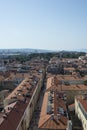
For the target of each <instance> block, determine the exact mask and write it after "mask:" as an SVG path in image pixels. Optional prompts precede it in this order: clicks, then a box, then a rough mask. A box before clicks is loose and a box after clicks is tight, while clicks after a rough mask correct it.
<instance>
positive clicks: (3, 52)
mask: <svg viewBox="0 0 87 130" xmlns="http://www.w3.org/2000/svg"><path fill="white" fill-rule="evenodd" d="M47 52H54V51H51V50H43V49H26V48H24V49H0V53H2V54H10V53H47Z"/></svg>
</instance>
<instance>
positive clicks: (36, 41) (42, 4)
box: [0, 0, 87, 50]
mask: <svg viewBox="0 0 87 130" xmlns="http://www.w3.org/2000/svg"><path fill="white" fill-rule="evenodd" d="M2 48H3V49H8V48H34V49H46V50H73V49H83V48H84V49H87V0H0V49H2Z"/></svg>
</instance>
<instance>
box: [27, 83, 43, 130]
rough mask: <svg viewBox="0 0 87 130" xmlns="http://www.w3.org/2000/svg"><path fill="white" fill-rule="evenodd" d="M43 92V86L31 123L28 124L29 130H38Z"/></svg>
mask: <svg viewBox="0 0 87 130" xmlns="http://www.w3.org/2000/svg"><path fill="white" fill-rule="evenodd" d="M44 92H45V85H44V87H43V88H42V90H41V92H40V96H39V99H38V102H37V105H36V109H35V111H34V114H33V118H32V120H31V123H30V127H29V130H38V121H39V117H40V112H41V106H42V102H43V97H44Z"/></svg>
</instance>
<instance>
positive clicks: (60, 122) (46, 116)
mask: <svg viewBox="0 0 87 130" xmlns="http://www.w3.org/2000/svg"><path fill="white" fill-rule="evenodd" d="M53 80H54V77H51V78H48V80H47V86H46V92H45V94H44V99H43V103H42V108H41V114H40V119H39V123H38V128H40V129H41V128H43V129H55V130H56V129H59V130H66V128H67V122H68V119H67V117H65V116H64V115H61V114H59V111H58V110H57V115H55V112H54V111H55V105H56V108H62V109H63V110H64V111H66V105H65V103H64V101H63V100H62V99H61V98H58V93H55V92H53V93H51V90H52V87H53V86H52V84H51V83H52V82H53ZM50 96H51V97H52V98H53V102H52V103H51V107H52V111H53V114H50V113H47V108H48V105H49V104H50V103H49V97H50ZM55 96H56V98H57V100H56V104H55ZM55 117H56V118H55Z"/></svg>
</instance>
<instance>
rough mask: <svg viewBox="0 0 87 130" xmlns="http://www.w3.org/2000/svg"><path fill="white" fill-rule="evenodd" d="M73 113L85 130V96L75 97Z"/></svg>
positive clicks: (86, 97)
mask: <svg viewBox="0 0 87 130" xmlns="http://www.w3.org/2000/svg"><path fill="white" fill-rule="evenodd" d="M75 113H76V115H77V116H78V118H79V119H80V120H81V122H82V126H83V129H84V130H87V95H80V96H76V98H75Z"/></svg>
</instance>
